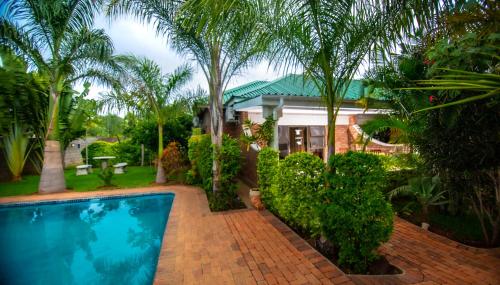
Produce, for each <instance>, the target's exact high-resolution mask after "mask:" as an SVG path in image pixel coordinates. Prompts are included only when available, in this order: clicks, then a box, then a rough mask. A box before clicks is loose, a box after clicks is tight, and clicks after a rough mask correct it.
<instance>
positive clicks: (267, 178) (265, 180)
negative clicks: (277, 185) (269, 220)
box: [257, 147, 279, 209]
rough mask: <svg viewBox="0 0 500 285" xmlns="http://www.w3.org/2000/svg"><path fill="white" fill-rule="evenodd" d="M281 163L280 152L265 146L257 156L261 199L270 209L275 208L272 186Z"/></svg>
mask: <svg viewBox="0 0 500 285" xmlns="http://www.w3.org/2000/svg"><path fill="white" fill-rule="evenodd" d="M278 165H279V153H278V152H277V151H276V150H274V149H272V148H270V147H265V148H263V149H262V150H261V151H260V152H259V156H258V158H257V175H258V180H259V181H258V182H259V191H260V195H261V199H262V201H263V202H264V204H265V205H266V206H267V208H269V209H273V208H274V205H273V200H274V197H273V195H272V192H271V186H272V185H273V183H274V179H275V177H276V173H277V171H278Z"/></svg>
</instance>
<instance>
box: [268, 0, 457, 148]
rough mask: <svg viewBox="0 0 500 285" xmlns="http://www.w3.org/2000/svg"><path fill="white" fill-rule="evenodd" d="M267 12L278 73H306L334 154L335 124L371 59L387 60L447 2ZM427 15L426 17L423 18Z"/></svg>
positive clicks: (288, 4) (319, 3)
mask: <svg viewBox="0 0 500 285" xmlns="http://www.w3.org/2000/svg"><path fill="white" fill-rule="evenodd" d="M273 2H274V4H273V5H271V7H270V8H269V9H268V11H270V12H269V15H270V17H269V20H268V22H267V25H266V26H267V28H268V29H269V31H270V33H271V36H272V38H273V42H272V45H271V50H270V58H271V60H272V61H273V62H274V63H275V64H276V66H277V67H279V68H282V69H285V70H287V69H289V68H291V67H297V66H299V67H302V68H303V69H304V71H305V74H306V76H308V77H309V78H310V79H312V80H313V82H314V83H315V84H316V86H317V87H318V89H319V90H320V93H321V95H322V97H323V99H324V102H325V105H326V109H327V112H328V152H329V155H331V154H332V153H334V152H335V122H336V118H337V115H338V113H339V110H340V106H341V104H342V102H343V100H344V97H345V95H346V92H347V88H348V86H349V83H350V81H351V80H352V78H353V76H354V75H355V74H356V72H357V71H358V68H359V66H360V65H361V63H362V62H363V61H364V60H365V59H367V57H368V56H372V55H376V56H379V55H382V56H384V55H386V54H387V53H388V50H391V49H392V48H393V46H394V44H395V42H396V41H397V40H401V39H404V38H406V37H407V35H408V34H411V33H413V32H414V31H415V30H416V29H422V28H425V27H426V26H427V25H430V24H431V23H433V20H434V18H435V17H436V16H437V15H438V12H439V11H440V10H442V9H443V6H446V5H447V4H448V2H449V1H440V2H443V3H439V4H436V3H435V2H437V1H420V0H419V1H378V0H347V1H331V0H277V1H273ZM424 12H425V13H424Z"/></svg>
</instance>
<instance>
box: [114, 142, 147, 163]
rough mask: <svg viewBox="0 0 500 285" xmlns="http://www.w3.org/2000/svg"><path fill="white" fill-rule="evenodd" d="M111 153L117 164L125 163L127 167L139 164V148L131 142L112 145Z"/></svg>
mask: <svg viewBox="0 0 500 285" xmlns="http://www.w3.org/2000/svg"><path fill="white" fill-rule="evenodd" d="M111 152H112V153H113V156H116V161H118V162H126V163H128V165H140V164H141V146H140V145H137V144H134V143H133V142H132V141H131V140H124V141H121V142H115V143H112V144H111Z"/></svg>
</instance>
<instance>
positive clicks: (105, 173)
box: [97, 167, 114, 187]
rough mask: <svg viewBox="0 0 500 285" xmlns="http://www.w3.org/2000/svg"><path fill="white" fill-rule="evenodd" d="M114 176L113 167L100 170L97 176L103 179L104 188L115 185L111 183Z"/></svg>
mask: <svg viewBox="0 0 500 285" xmlns="http://www.w3.org/2000/svg"><path fill="white" fill-rule="evenodd" d="M113 175H114V173H113V168H112V167H106V168H104V169H102V170H100V171H99V173H98V174H97V176H98V177H99V178H101V180H102V182H103V184H104V185H103V186H104V187H107V186H113V183H112V182H111V180H112V179H113Z"/></svg>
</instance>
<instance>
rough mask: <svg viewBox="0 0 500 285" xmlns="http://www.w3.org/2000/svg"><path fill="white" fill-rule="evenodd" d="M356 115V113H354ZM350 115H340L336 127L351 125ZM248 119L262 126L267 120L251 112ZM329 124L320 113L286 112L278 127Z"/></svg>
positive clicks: (259, 114)
mask: <svg viewBox="0 0 500 285" xmlns="http://www.w3.org/2000/svg"><path fill="white" fill-rule="evenodd" d="M359 113H361V112H359ZM354 114H356V113H354ZM350 115H353V114H352V113H350V114H348V115H347V114H346V115H343V114H339V115H338V116H337V121H336V125H345V126H347V125H349V116H350ZM248 118H249V119H250V120H251V121H252V122H254V123H257V124H262V123H263V122H264V121H265V119H264V118H263V117H262V113H261V112H258V113H257V112H249V113H248ZM327 122H328V117H327V115H326V114H318V113H312V114H307V113H295V112H294V113H289V112H286V110H285V111H284V112H283V116H282V117H281V118H280V119H279V120H278V126H326V125H327Z"/></svg>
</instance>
